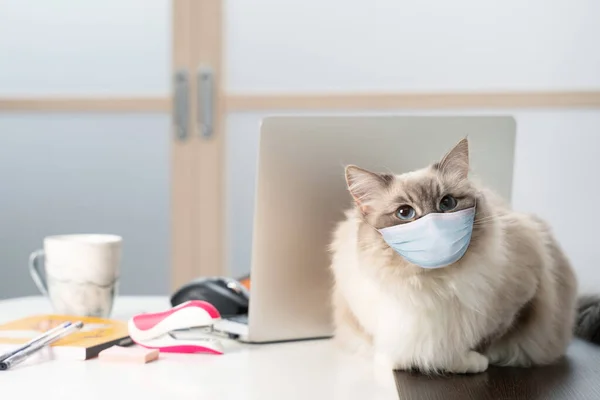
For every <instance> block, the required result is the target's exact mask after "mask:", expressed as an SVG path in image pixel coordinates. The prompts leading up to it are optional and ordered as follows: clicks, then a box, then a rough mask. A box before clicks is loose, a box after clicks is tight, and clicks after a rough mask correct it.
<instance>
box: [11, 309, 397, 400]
mask: <svg viewBox="0 0 600 400" xmlns="http://www.w3.org/2000/svg"><path fill="white" fill-rule="evenodd" d="M169 307H170V306H169V303H168V299H167V298H162V297H120V298H118V299H117V301H116V303H115V307H114V311H113V315H112V318H116V319H128V318H129V317H130V316H132V315H134V314H136V313H140V312H155V311H161V310H165V309H168V308H169ZM50 312H52V309H51V307H50V304H49V303H48V302H47V300H46V299H45V298H43V297H25V298H19V299H12V300H4V301H0V323H3V322H7V321H9V320H13V319H16V318H21V317H25V316H28V315H33V314H39V313H50ZM225 346H226V354H224V355H220V356H217V355H207V354H191V355H186V354H166V353H165V354H161V355H160V358H159V360H158V361H156V362H152V363H149V364H144V365H130V364H118V363H109V362H106V361H101V360H98V359H92V360H87V361H63V360H51V361H45V362H36V363H29V362H27V363H23V364H21V365H19V366H18V367H15V368H14V369H12V370H10V371H5V372H0V393H1V395H2V397H5V398H14V399H20V398H37V399H44V400H50V399H61V400H70V399H77V400H82V399H85V400H95V399H98V400H106V399H125V398H130V399H133V396H135V397H140V398H141V399H143V400H150V399H161V400H163V399H165V400H167V399H168V400H171V399H206V400H219V399H236V400H237V399H255V400H270V399H274V400H275V399H277V400H295V399H302V400H313V399H315V400H318V399H327V400H329V399H331V400H333V399H343V400H352V399H360V400H364V399H367V398H369V397H375V398H376V399H397V398H398V394H397V392H396V390H395V387H394V384H393V376H392V374H391V372H390V376H389V379H390V381H389V382H387V384H381V383H379V384H378V383H376V381H375V379H374V377H373V374H372V373H371V370H370V368H369V366H368V365H365V364H366V363H365V362H364V361H360V360H357V359H354V358H351V357H349V356H347V355H345V354H343V353H341V352H340V351H339V350H338V349H337V348H336V347H335V346H334V344H333V343H332V341H331V340H316V341H308V342H295V343H282V344H269V345H242V344H239V343H237V342H234V341H229V340H227V341H225Z"/></svg>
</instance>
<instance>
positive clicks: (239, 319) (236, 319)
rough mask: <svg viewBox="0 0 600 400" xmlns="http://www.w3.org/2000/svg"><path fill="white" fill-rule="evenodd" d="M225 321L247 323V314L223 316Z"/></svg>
mask: <svg viewBox="0 0 600 400" xmlns="http://www.w3.org/2000/svg"><path fill="white" fill-rule="evenodd" d="M225 319H226V320H227V321H232V322H237V323H238V324H244V325H248V315H247V314H243V315H234V316H233V317H227V318H225Z"/></svg>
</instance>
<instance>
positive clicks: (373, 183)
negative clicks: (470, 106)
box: [346, 139, 477, 229]
mask: <svg viewBox="0 0 600 400" xmlns="http://www.w3.org/2000/svg"><path fill="white" fill-rule="evenodd" d="M468 172H469V146H468V141H467V140H466V139H463V140H461V141H460V142H459V143H458V144H457V145H456V146H455V147H454V148H453V149H452V150H450V151H449V152H448V153H447V154H446V155H445V156H444V157H443V158H442V159H441V160H440V161H439V162H438V163H435V164H433V165H430V166H427V167H425V168H423V169H420V170H417V171H412V172H408V173H404V174H402V175H388V174H378V173H374V172H370V171H366V170H364V169H361V168H358V167H355V166H349V167H347V168H346V180H347V183H348V189H349V190H350V193H351V194H352V197H353V198H354V200H355V202H356V205H357V207H358V208H359V210H360V211H361V213H362V215H363V216H364V218H365V220H366V222H368V223H369V225H371V226H373V227H375V228H377V229H381V228H385V227H389V226H393V225H398V224H405V223H408V222H412V221H415V220H417V219H418V218H421V217H423V216H424V215H427V214H430V213H442V212H454V211H459V210H463V209H465V208H469V207H473V206H474V205H475V204H476V199H477V190H476V189H475V187H474V186H473V185H472V184H471V182H470V181H469V179H468V177H467V175H468Z"/></svg>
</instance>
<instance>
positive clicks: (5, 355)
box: [0, 321, 71, 362]
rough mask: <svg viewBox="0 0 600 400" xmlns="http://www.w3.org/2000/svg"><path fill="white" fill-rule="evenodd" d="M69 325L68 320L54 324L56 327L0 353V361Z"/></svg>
mask: <svg viewBox="0 0 600 400" xmlns="http://www.w3.org/2000/svg"><path fill="white" fill-rule="evenodd" d="M69 325H71V322H70V321H69V322H64V323H62V324H60V325H58V326H56V327H54V328H52V329H50V330H48V331H46V332H44V333H42V334H41V335H39V336H37V337H34V338H33V339H31V340H30V341H28V342H27V343H25V344H23V345H21V346H19V347H17V348H16V349H14V350H11V351H9V352H7V353H4V354H2V355H0V362H2V361H4V360H6V359H7V358H9V357H11V356H13V355H15V354H17V353H19V352H21V351H23V350H25V349H26V348H28V347H29V346H31V345H32V344H34V343H36V342H38V341H40V340H43V339H45V338H47V337H48V336H50V335H52V334H54V333H55V332H58V331H60V330H62V329H64V328H66V327H68V326H69Z"/></svg>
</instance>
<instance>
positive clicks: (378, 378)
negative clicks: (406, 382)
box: [373, 354, 397, 387]
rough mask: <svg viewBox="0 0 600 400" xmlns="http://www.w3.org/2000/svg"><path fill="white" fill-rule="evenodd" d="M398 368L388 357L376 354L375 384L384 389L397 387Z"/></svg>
mask: <svg viewBox="0 0 600 400" xmlns="http://www.w3.org/2000/svg"><path fill="white" fill-rule="evenodd" d="M396 367H397V366H396V364H395V363H394V362H392V360H391V359H389V358H388V357H387V356H385V355H382V354H375V357H374V359H373V378H374V379H375V382H377V384H378V385H380V386H384V387H387V386H390V385H395V380H394V370H395V369H396Z"/></svg>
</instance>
